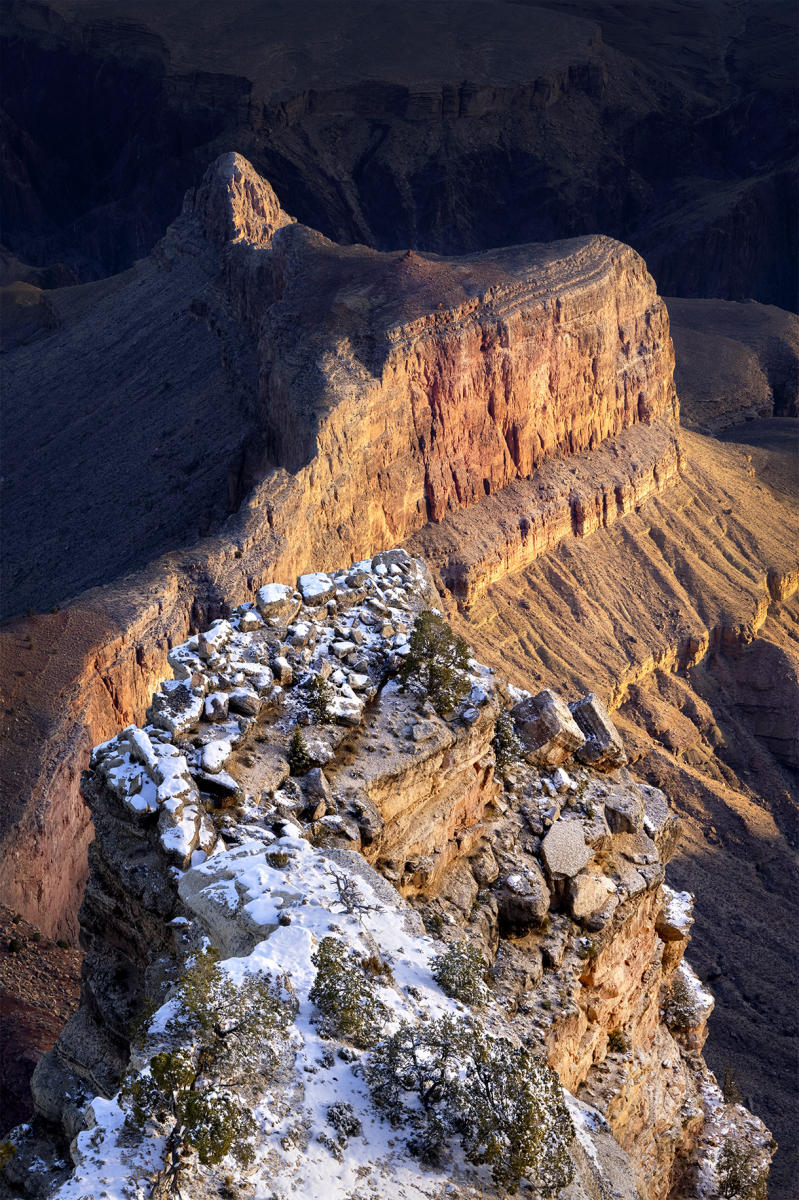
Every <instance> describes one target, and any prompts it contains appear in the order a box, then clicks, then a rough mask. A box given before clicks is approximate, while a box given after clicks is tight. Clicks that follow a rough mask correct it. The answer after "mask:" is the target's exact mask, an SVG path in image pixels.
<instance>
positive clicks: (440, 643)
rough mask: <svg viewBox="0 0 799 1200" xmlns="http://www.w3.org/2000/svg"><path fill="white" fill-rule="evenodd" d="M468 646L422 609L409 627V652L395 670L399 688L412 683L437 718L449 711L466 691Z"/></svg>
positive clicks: (467, 685)
mask: <svg viewBox="0 0 799 1200" xmlns="http://www.w3.org/2000/svg"><path fill="white" fill-rule="evenodd" d="M468 669H469V645H468V643H467V642H466V641H465V640H464V639H463V638H462V637H460V636H459V635H458V634H456V633H453V631H452V629H450V627H449V625H448V624H447V622H446V621H445V620H444V618H443V617H442V616H440V615H439V614H438V613H434V612H432V610H430V609H426V610H425V611H424V612H422V613H420V614H419V616H418V617H417V618H416V620H415V621H414V624H413V629H412V631H411V637H410V651H409V653H408V654H407V655H406V656H405V658H404V660H403V663H402V666H401V667H400V671H399V678H400V681H401V683H402V686H403V688H407V687H408V685H409V684H412V685H413V686H414V687H415V688H416V689H417V690H418V691H420V692H421V693H422V694H423V695H424V696H426V697H427V698H428V699H429V700H430V703H431V704H432V705H433V707H434V708H435V710H436V712H437V713H438V714H439V716H443V715H444V714H445V713H448V712H452V710H453V709H454V708H456V707H457V706H458V704H459V703H460V702H461V700H463V698H464V697H465V696H466V694H467V693H468V691H469V676H468Z"/></svg>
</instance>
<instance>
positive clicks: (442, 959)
mask: <svg viewBox="0 0 799 1200" xmlns="http://www.w3.org/2000/svg"><path fill="white" fill-rule="evenodd" d="M433 978H434V979H435V981H436V983H437V984H438V985H439V987H440V988H441V989H442V991H444V992H446V993H447V995H448V996H452V998H453V1000H460V1002H461V1003H462V1004H484V1003H485V1001H486V998H487V995H488V989H487V987H486V982H485V964H484V962H483V956H482V954H481V953H480V951H479V950H478V949H477V947H476V946H470V945H468V943H466V942H453V944H452V945H451V946H450V947H449V949H448V950H447V951H446V952H445V953H444V954H439V956H438V958H436V959H435V961H434V963H433Z"/></svg>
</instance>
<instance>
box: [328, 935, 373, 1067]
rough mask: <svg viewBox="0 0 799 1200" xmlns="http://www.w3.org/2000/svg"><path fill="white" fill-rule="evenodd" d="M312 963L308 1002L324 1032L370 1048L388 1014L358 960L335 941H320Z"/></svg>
mask: <svg viewBox="0 0 799 1200" xmlns="http://www.w3.org/2000/svg"><path fill="white" fill-rule="evenodd" d="M312 962H313V964H314V966H315V967H316V978H315V980H314V984H313V987H312V988H311V991H310V999H311V1002H312V1003H313V1004H315V1005H316V1007H317V1008H318V1009H319V1011H320V1012H321V1013H322V1014H323V1016H324V1025H325V1029H326V1030H327V1031H328V1032H330V1033H331V1034H334V1035H338V1036H339V1037H343V1038H346V1039H347V1040H348V1041H350V1042H352V1043H353V1045H355V1046H357V1047H358V1048H359V1049H361V1050H365V1049H366V1048H367V1047H369V1046H374V1044H375V1043H376V1042H377V1040H378V1038H379V1037H380V1034H381V1033H382V1031H383V1027H384V1025H385V1023H386V1019H387V1016H388V1014H387V1012H386V1008H385V1006H384V1005H383V1004H382V1003H381V1001H380V1000H378V998H377V996H376V995H375V990H374V985H373V984H372V981H371V979H370V978H369V977H368V976H367V975H366V973H365V972H364V970H363V965H362V962H361V959H360V958H359V956H358V955H357V954H356V953H355V951H354V950H350V949H349V948H348V947H347V946H346V945H345V944H344V942H342V941H341V940H340V939H339V938H335V937H324V938H322V940H321V942H320V943H319V946H318V947H317V949H316V950H315V951H314V953H313V955H312Z"/></svg>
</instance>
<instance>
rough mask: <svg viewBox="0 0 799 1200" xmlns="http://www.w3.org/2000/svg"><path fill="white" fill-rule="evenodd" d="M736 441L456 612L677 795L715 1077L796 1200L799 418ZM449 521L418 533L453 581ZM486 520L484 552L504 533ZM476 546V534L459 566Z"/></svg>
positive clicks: (467, 628) (466, 627)
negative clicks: (584, 699) (591, 717)
mask: <svg viewBox="0 0 799 1200" xmlns="http://www.w3.org/2000/svg"><path fill="white" fill-rule="evenodd" d="M730 436H731V438H732V437H736V438H737V439H739V440H738V442H737V443H735V442H733V443H731V444H729V445H724V444H722V443H719V442H717V441H715V440H714V439H710V438H705V437H701V436H699V435H697V434H691V433H687V432H684V433H683V434H682V439H681V440H682V446H683V468H682V478H681V481H680V482H679V483H678V484H677V486H676V487H674V488H673V489H672V490H671V491H669V492H668V493H667V494H666V495H665V496H663V497H662V498H653V499H650V500H649V501H648V502H647V503H646V504H645V505H643V506H642V507H641V509H640V511H639V512H637V513H634V514H631V515H629V516H628V517H626V518H625V519H624V521H623V522H619V523H618V524H616V525H613V526H612V527H610V528H605V529H599V530H598V531H597V532H596V533H594V534H593V536H592V537H591V538H589V539H588V540H586V541H564V542H562V543H561V545H560V547H559V548H558V549H557V550H556V551H552V552H549V553H547V554H545V555H543V556H542V557H540V558H538V559H537V561H536V562H534V563H533V564H532V565H531V566H529V567H528V568H527V569H525V570H522V571H517V572H516V573H511V574H509V575H506V576H505V577H504V578H501V579H497V578H496V577H491V576H489V577H488V579H487V581H486V583H487V586H485V587H483V588H480V589H478V591H477V595H476V597H475V598H474V600H473V603H472V605H471V607H470V608H469V609H468V610H464V611H463V612H462V613H460V614H457V613H456V612H455V611H454V609H453V620H454V621H455V622H456V623H460V627H461V628H462V630H463V632H464V633H465V634H466V635H467V636H468V637H469V638H470V639H471V640H472V641H473V642H474V644H475V645H476V646H477V647H478V650H479V653H480V655H481V656H482V657H483V658H485V660H486V661H488V662H490V663H491V664H492V665H494V666H496V668H497V669H498V670H501V671H502V672H503V673H505V674H506V675H507V676H508V677H509V678H510V679H512V680H513V681H515V682H517V683H518V684H520V685H522V686H527V687H536V686H538V687H540V686H545V685H548V684H550V683H553V684H554V686H557V687H559V688H562V689H563V691H564V692H565V693H566V694H567V695H574V694H580V693H581V692H583V691H584V690H585V689H586V688H587V687H593V688H595V689H596V690H597V691H598V692H599V693H600V695H602V696H603V698H604V699H605V700H606V701H607V702H608V703H609V704H610V705H611V706H612V707H614V708H617V715H618V719H619V723H620V727H621V728H622V729H623V731H624V734H625V740H626V744H627V746H628V749H629V751H630V756H631V761H632V764H633V769H634V770H635V771H636V772H637V773H640V775H641V776H642V777H643V778H645V779H647V780H649V781H650V782H652V783H654V784H656V785H657V786H660V787H664V788H665V789H666V790H667V791H668V794H669V796H670V798H671V800H672V803H673V804H674V806H675V808H676V810H677V811H678V812H679V813H680V816H681V817H682V818H683V821H684V825H685V830H686V833H685V840H684V842H683V843H682V845H681V847H680V849H678V851H677V854H676V856H675V859H674V860H673V863H672V866H671V872H672V878H673V879H674V880H675V882H676V884H677V886H680V887H687V888H690V889H691V890H694V891H696V892H697V894H698V896H699V898H700V904H699V908H698V911H697V925H696V929H695V944H696V950H695V956H696V964H697V967H698V970H699V974H700V977H701V978H702V979H703V980H706V981H709V982H710V984H711V986H712V987H713V989H714V990H715V991H716V992H717V1007H716V1016H715V1020H714V1023H713V1029H712V1032H711V1037H710V1042H709V1048H708V1054H709V1058H710V1061H711V1062H712V1064H713V1066H714V1068H715V1070H716V1071H717V1072H718V1073H719V1074H723V1072H724V1070H725V1068H727V1067H731V1068H732V1070H733V1072H734V1074H735V1075H736V1077H737V1078H738V1081H739V1084H740V1086H741V1088H742V1090H743V1093H744V1094H745V1095H746V1096H747V1097H748V1098H749V1100H750V1101H751V1104H752V1107H753V1108H754V1109H755V1111H757V1112H759V1113H760V1114H761V1115H762V1116H763V1117H764V1118H765V1119H766V1120H767V1121H768V1122H769V1125H770V1127H771V1128H773V1129H774V1131H775V1134H776V1137H777V1140H778V1142H779V1143H780V1147H781V1149H780V1151H779V1152H778V1154H777V1157H776V1159H775V1164H774V1170H773V1174H772V1182H771V1194H773V1195H775V1196H787V1195H790V1188H791V1181H792V1179H793V1178H794V1172H795V1150H794V1138H793V1129H794V1128H795V1123H796V1092H795V1079H794V1077H793V1070H792V1068H791V1066H789V1064H790V1063H792V1062H793V1061H794V1060H795V1054H796V1040H795V1039H796V1036H797V1030H796V1025H795V1021H794V1020H793V1017H792V1014H791V1012H790V1011H789V1010H788V1009H787V1008H786V1001H785V997H786V996H789V995H791V994H792V990H793V982H792V981H793V976H794V972H795V966H794V963H795V946H794V944H793V929H794V928H795V924H796V920H797V918H799V913H797V910H796V894H797V893H796V865H795V849H794V848H795V846H796V840H797V815H798V814H797V797H798V796H799V781H798V780H797V773H796V755H797V724H796V720H795V714H796V705H797V702H798V700H799V691H798V690H797V685H796V664H797V642H796V620H797V610H796V580H797V564H796V552H795V547H796V544H797V537H798V536H799V505H798V504H797V497H796V471H797V467H796V462H797V459H796V452H795V446H796V441H795V439H796V424H795V422H791V421H788V420H772V421H770V422H761V423H748V424H747V425H746V426H744V427H742V428H739V429H738V430H735V431H730ZM750 437H751V438H752V441H751V442H749V443H746V442H745V441H744V439H745V438H750ZM475 515H477V514H475ZM446 524H447V523H446V522H445V523H444V524H443V525H441V526H439V527H437V528H436V529H428V530H425V531H423V532H422V533H420V534H419V535H417V538H416V539H415V545H416V546H417V547H419V548H420V549H421V550H423V552H425V553H427V554H428V555H429V557H430V561H431V562H433V563H436V566H437V569H438V571H439V572H440V573H441V575H442V576H443V575H444V574H445V570H446V568H445V567H442V565H441V564H442V562H443V563H444V564H446V563H447V562H449V561H450V560H449V558H448V557H446V555H445V556H444V557H443V558H441V559H437V558H436V554H437V548H438V547H442V548H443V547H444V546H446V547H447V548H448V547H449V544H450V542H451V534H450V533H448V532H447V530H446V528H445V526H446ZM477 528H478V530H480V535H481V537H480V541H478V542H477V543H476V544H477V547H478V550H480V548H481V546H483V545H485V544H490V540H489V538H488V535H487V532H486V530H487V526H480V525H478V526H477ZM497 536H499V530H498V531H497ZM468 550H469V546H468V543H467V542H466V539H465V538H461V541H460V545H459V547H458V561H461V560H462V559H463V558H464V556H465V554H466V553H468ZM446 553H447V554H448V553H450V551H449V550H448V549H447V552H446ZM481 561H482V560H481V558H480V557H478V558H477V563H476V567H475V569H474V574H475V577H476V578H477V579H479V578H480V574H481V569H482V568H481Z"/></svg>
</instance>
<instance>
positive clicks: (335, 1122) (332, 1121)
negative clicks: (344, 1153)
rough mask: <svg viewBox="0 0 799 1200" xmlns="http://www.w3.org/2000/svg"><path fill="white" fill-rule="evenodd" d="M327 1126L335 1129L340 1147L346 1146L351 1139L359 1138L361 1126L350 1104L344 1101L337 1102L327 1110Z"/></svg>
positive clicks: (361, 1130)
mask: <svg viewBox="0 0 799 1200" xmlns="http://www.w3.org/2000/svg"><path fill="white" fill-rule="evenodd" d="M327 1121H328V1124H329V1125H330V1126H331V1127H332V1128H333V1129H335V1131H336V1137H337V1138H338V1143H339V1145H340V1146H342V1147H343V1146H346V1145H347V1143H348V1142H349V1140H350V1138H351V1137H359V1136H360V1134H361V1133H362V1132H363V1126H362V1125H361V1122H360V1121H359V1119H358V1118H357V1117H356V1115H355V1112H354V1110H353V1107H352V1105H351V1104H347V1102H346V1100H337V1101H336V1103H335V1104H331V1105H330V1108H329V1109H328V1110H327Z"/></svg>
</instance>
